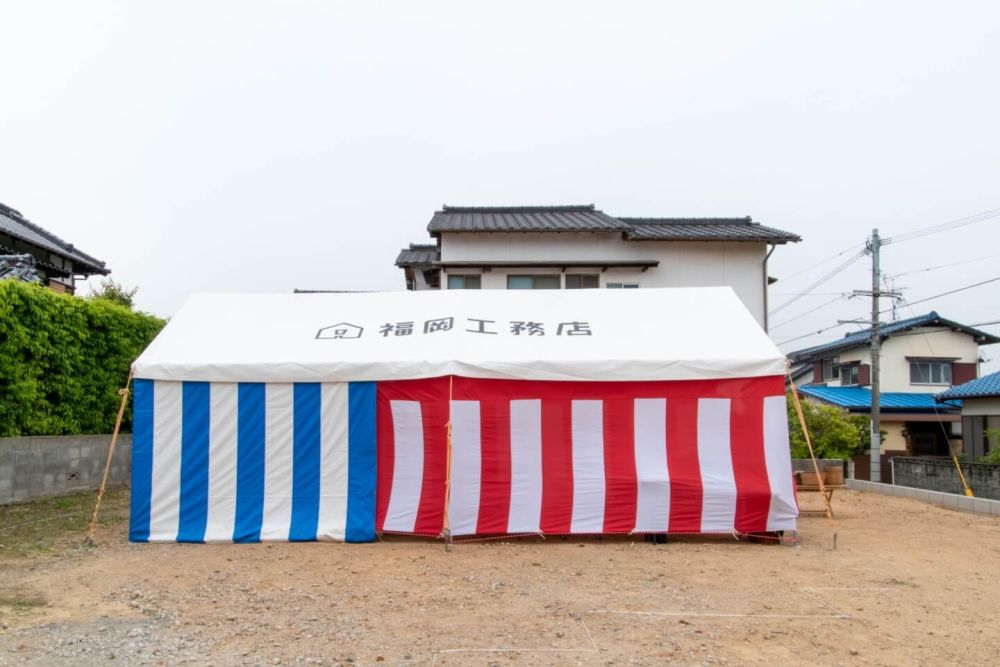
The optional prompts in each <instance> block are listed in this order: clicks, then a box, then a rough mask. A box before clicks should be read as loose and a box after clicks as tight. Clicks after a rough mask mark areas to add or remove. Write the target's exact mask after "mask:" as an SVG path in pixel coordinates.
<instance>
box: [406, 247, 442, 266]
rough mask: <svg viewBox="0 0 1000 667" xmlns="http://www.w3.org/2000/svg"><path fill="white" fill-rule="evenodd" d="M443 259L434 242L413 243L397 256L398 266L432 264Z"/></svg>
mask: <svg viewBox="0 0 1000 667" xmlns="http://www.w3.org/2000/svg"><path fill="white" fill-rule="evenodd" d="M439 259H441V253H440V252H438V247H437V245H435V244H433V243H411V244H410V247H409V248H403V249H402V250H400V251H399V256H398V257H396V266H423V265H428V266H429V265H431V264H433V263H434V262H436V261H438V260H439Z"/></svg>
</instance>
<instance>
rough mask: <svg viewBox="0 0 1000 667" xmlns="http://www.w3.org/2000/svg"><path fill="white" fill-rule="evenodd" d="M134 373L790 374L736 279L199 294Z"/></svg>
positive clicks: (337, 376) (291, 378) (333, 377)
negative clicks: (675, 284) (702, 283)
mask: <svg viewBox="0 0 1000 667" xmlns="http://www.w3.org/2000/svg"><path fill="white" fill-rule="evenodd" d="M447 318H452V319H451V327H450V328H449V327H448V319H447ZM435 321H437V322H438V324H435V323H434V322H435ZM406 323H410V327H407V326H405V325H406ZM518 323H520V324H518ZM529 323H535V324H537V325H539V326H538V327H530V326H529ZM386 325H389V328H387V327H386ZM515 329H516V330H517V331H518V333H517V334H515ZM408 330H409V331H411V333H404V332H406V331H408ZM587 330H589V331H590V335H585V333H584V332H585V331H587ZM532 331H534V332H535V333H534V335H532V333H531V332H532ZM133 370H134V373H135V376H136V377H139V378H148V379H155V380H201V381H212V382H345V381H359V380H402V379H416V378H425V377H435V376H443V375H462V376H466V377H476V378H507V379H523V380H587V381H589V380H594V381H598V380H613V381H618V380H634V381H641V380H701V379H721V378H738V377H758V376H770V375H781V374H783V373H784V372H785V357H784V355H782V353H781V352H780V351H778V349H777V348H776V347H775V346H774V344H773V343H772V342H771V341H770V339H768V337H767V335H766V334H765V333H764V331H763V330H762V329H761V328H760V326H759V325H758V324H757V322H756V320H755V319H754V318H753V316H752V315H751V314H750V312H749V311H748V310H747V309H746V307H745V306H744V305H743V303H742V302H741V301H740V300H739V298H738V297H737V296H736V294H735V293H734V292H733V291H732V289H731V288H729V287H699V288H671V289H639V290H524V291H521V290H515V291H508V290H441V291H426V292H376V293H366V294H196V295H193V296H192V297H191V298H190V299H189V300H188V302H187V303H186V304H185V305H184V306H183V307H182V308H181V309H180V310H179V311H178V312H177V314H176V316H174V317H173V318H172V319H171V320H170V322H169V323H168V324H167V326H166V327H165V328H164V329H163V331H162V332H161V333H160V335H159V336H157V337H156V339H155V340H154V341H153V342H152V343H151V344H150V346H149V347H148V348H147V349H146V350H145V351H144V352H143V353H142V355H141V356H140V357H139V359H137V360H136V362H135V364H134V365H133Z"/></svg>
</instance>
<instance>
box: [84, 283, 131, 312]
mask: <svg viewBox="0 0 1000 667" xmlns="http://www.w3.org/2000/svg"><path fill="white" fill-rule="evenodd" d="M138 291H139V288H138V287H133V288H131V289H129V288H128V287H125V285H123V284H121V283H116V282H115V281H114V280H112V279H111V278H105V279H104V280H102V281H101V284H100V285H99V286H98V287H97V289H94V288H91V290H90V294H89V295H88V298H90V299H104V300H105V301H110V302H112V303H117V304H118V305H119V306H125V307H126V308H128V309H129V310H131V309H132V308H133V306H134V305H135V303H134V300H135V295H136V293H137V292H138Z"/></svg>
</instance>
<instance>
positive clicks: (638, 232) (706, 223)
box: [618, 217, 802, 243]
mask: <svg viewBox="0 0 1000 667" xmlns="http://www.w3.org/2000/svg"><path fill="white" fill-rule="evenodd" d="M618 219H619V220H621V221H622V222H624V223H627V224H628V225H629V226H630V227H631V230H630V231H629V232H628V234H627V236H628V238H629V239H630V240H633V241H763V242H767V243H789V242H792V243H795V242H798V241H801V240H802V239H801V238H800V237H799V236H798V235H797V234H792V233H791V232H785V231H782V230H780V229H774V228H773V227H765V226H763V225H762V224H760V223H759V222H754V221H753V220H751V219H750V218H749V217H747V218H618Z"/></svg>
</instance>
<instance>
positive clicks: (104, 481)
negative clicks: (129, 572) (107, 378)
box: [85, 371, 132, 544]
mask: <svg viewBox="0 0 1000 667" xmlns="http://www.w3.org/2000/svg"><path fill="white" fill-rule="evenodd" d="M131 384H132V371H129V373H128V378H127V379H126V380H125V387H124V389H119V390H118V395H119V396H121V397H122V402H121V404H120V405H119V406H118V418H117V419H115V431H114V433H112V434H111V446H110V447H108V460H107V461H106V462H105V463H104V476H103V477H102V478H101V487H100V488H99V489H98V490H97V502H96V503H94V514H93V516H91V517H90V526H88V527H87V538H86V540H85V542H86V543H87V544H93V543H94V531H96V530H97V513H98V512H100V511H101V499H102V498H104V490H105V489H106V488H107V486H108V473H109V472H111V459H112V457H113V456H114V455H115V445H117V444H118V431H119V430H120V429H121V426H122V417H123V416H125V404H126V403H128V394H129V386H131Z"/></svg>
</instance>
